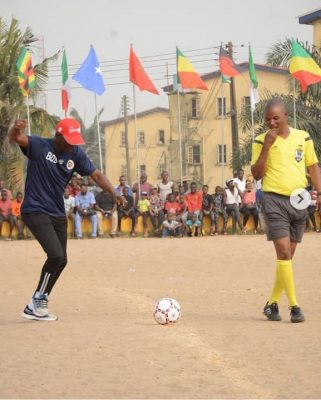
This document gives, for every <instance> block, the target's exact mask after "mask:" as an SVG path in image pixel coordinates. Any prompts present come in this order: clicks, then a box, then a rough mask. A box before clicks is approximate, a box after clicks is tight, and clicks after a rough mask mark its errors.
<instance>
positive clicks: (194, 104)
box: [191, 98, 200, 118]
mask: <svg viewBox="0 0 321 400" xmlns="http://www.w3.org/2000/svg"><path fill="white" fill-rule="evenodd" d="M191 117H192V118H199V117H200V102H199V99H198V98H194V99H192V100H191Z"/></svg>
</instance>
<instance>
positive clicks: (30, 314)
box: [21, 305, 58, 321]
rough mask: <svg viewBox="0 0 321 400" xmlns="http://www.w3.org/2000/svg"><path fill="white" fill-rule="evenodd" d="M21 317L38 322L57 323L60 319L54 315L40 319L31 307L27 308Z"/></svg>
mask: <svg viewBox="0 0 321 400" xmlns="http://www.w3.org/2000/svg"><path fill="white" fill-rule="evenodd" d="M21 316H22V318H26V319H31V320H36V321H56V320H57V319H58V317H57V316H56V315H54V314H47V315H43V316H42V317H40V316H39V315H36V314H35V312H34V310H32V309H31V308H30V306H29V305H27V306H26V307H25V309H24V310H23V313H22V314H21Z"/></svg>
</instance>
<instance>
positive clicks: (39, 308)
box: [29, 294, 49, 317]
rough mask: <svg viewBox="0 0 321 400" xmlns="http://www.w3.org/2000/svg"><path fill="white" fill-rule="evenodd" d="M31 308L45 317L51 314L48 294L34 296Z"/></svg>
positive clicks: (36, 313) (39, 315)
mask: <svg viewBox="0 0 321 400" xmlns="http://www.w3.org/2000/svg"><path fill="white" fill-rule="evenodd" d="M29 308H30V309H31V310H32V311H33V313H34V314H35V315H38V317H44V316H46V315H48V314H49V310H48V295H46V294H41V295H39V297H38V296H37V297H35V296H34V297H33V298H32V299H31V303H30V304H29Z"/></svg>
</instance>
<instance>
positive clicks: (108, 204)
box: [0, 169, 320, 240]
mask: <svg viewBox="0 0 321 400" xmlns="http://www.w3.org/2000/svg"><path fill="white" fill-rule="evenodd" d="M225 185H226V186H225V187H221V186H216V187H215V190H214V193H213V194H211V193H210V190H209V186H208V185H203V186H202V187H201V188H197V184H196V183H195V182H191V183H190V184H188V183H187V181H183V183H182V184H179V185H176V184H175V183H174V182H172V181H171V180H169V176H168V172H167V171H163V173H162V175H161V181H160V182H158V183H156V184H151V183H149V182H148V180H147V175H146V173H142V174H141V177H140V182H139V183H138V182H136V183H134V184H133V186H132V187H130V186H129V185H128V184H127V183H126V178H125V176H120V177H119V184H118V185H117V186H116V187H115V190H116V192H117V193H119V194H121V195H122V196H124V197H125V199H126V204H125V205H119V204H117V203H116V202H115V201H114V199H113V196H112V195H111V194H110V193H107V192H104V191H102V190H101V189H100V188H99V187H98V186H97V185H96V184H95V182H94V181H93V180H92V179H91V178H90V177H82V176H80V175H78V174H74V176H73V177H72V179H71V181H70V182H69V184H68V185H67V186H66V188H65V192H64V196H63V200H64V204H65V211H66V216H67V219H68V220H69V224H70V226H71V227H72V233H71V234H72V236H73V237H75V238H77V239H82V237H83V232H82V221H83V220H84V219H88V220H89V221H90V224H91V237H92V238H96V237H104V236H105V232H104V230H103V221H104V219H108V220H110V224H111V229H110V232H109V235H110V237H112V238H115V237H116V236H121V234H122V232H121V227H122V224H121V222H122V220H123V219H129V221H130V236H132V237H135V236H136V235H137V224H138V221H139V217H141V220H142V225H143V236H144V237H148V236H149V235H150V232H149V231H148V220H149V221H150V223H151V225H152V227H153V235H154V236H158V237H178V238H179V237H182V236H197V237H200V236H203V235H204V223H205V218H207V219H208V223H209V226H210V232H209V234H210V235H211V236H217V235H219V234H222V235H227V234H228V233H231V234H235V233H237V232H240V233H241V234H246V233H247V232H248V227H247V225H248V221H249V220H250V218H252V219H253V227H254V228H253V234H257V233H263V232H264V229H265V224H264V217H263V214H262V191H261V186H260V182H253V181H252V180H251V179H245V177H244V171H243V170H242V169H240V170H238V171H237V174H236V177H234V178H231V179H228V180H226V182H225ZM307 189H308V190H309V191H310V194H311V203H310V205H309V207H308V217H307V226H308V225H309V223H310V222H311V224H312V226H313V229H314V231H316V232H320V227H319V226H318V224H317V220H316V218H315V211H316V205H315V203H316V201H315V200H316V195H315V190H314V189H313V188H312V187H311V186H309V187H308V188H307ZM22 201H23V194H22V193H21V192H18V193H17V194H16V197H15V198H12V194H11V191H10V190H9V189H7V188H5V187H4V181H0V237H1V234H2V225H3V222H4V221H7V222H8V225H9V235H8V237H7V238H6V240H12V234H13V230H14V228H16V230H17V238H18V239H23V238H25V237H28V238H29V237H31V234H30V232H29V231H28V230H27V229H26V227H25V226H24V223H23V221H22V219H21V215H20V207H21V203H22ZM229 218H230V219H231V230H229V231H228V230H227V226H228V220H229ZM220 227H221V228H220Z"/></svg>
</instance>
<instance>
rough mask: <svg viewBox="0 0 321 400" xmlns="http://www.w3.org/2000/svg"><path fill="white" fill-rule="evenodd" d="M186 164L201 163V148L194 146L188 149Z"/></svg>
mask: <svg viewBox="0 0 321 400" xmlns="http://www.w3.org/2000/svg"><path fill="white" fill-rule="evenodd" d="M188 162H189V164H200V163H201V146H200V145H194V146H190V147H189V148H188Z"/></svg>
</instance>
